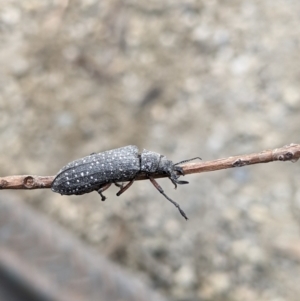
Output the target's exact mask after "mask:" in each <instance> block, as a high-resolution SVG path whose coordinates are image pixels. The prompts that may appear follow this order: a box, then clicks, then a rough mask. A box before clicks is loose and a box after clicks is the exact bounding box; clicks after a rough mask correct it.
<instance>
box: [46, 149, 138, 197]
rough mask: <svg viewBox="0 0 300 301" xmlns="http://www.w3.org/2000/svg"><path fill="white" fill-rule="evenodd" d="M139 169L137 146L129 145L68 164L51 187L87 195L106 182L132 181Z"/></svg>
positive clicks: (66, 192)
mask: <svg viewBox="0 0 300 301" xmlns="http://www.w3.org/2000/svg"><path fill="white" fill-rule="evenodd" d="M139 171H140V158H139V154H138V148H137V147H136V146H134V145H129V146H125V147H121V148H117V149H113V150H109V151H105V152H101V153H97V154H92V155H89V156H86V157H84V158H81V159H78V160H75V161H72V162H70V163H68V164H67V165H66V166H64V167H63V168H62V169H61V170H60V171H59V172H58V174H57V176H56V178H55V179H54V181H53V183H52V187H51V189H52V190H53V191H54V192H58V193H60V194H67V195H70V194H84V193H88V192H91V191H93V190H98V189H99V188H100V187H101V186H102V185H103V184H105V183H111V182H122V181H128V180H131V179H133V178H134V177H135V175H136V174H137V173H138V172H139Z"/></svg>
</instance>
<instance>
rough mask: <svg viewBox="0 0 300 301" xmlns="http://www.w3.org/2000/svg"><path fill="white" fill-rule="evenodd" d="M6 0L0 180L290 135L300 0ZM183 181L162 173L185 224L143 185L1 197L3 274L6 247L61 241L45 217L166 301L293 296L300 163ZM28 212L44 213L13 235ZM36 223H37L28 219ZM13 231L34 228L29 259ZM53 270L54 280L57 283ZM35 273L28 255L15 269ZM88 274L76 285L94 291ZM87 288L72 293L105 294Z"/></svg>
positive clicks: (283, 140) (257, 146) (264, 142)
mask: <svg viewBox="0 0 300 301" xmlns="http://www.w3.org/2000/svg"><path fill="white" fill-rule="evenodd" d="M0 4H1V5H0V43H1V47H0V66H1V69H0V166H1V170H0V176H8V175H17V174H35V175H55V174H56V173H57V172H58V170H59V169H60V168H61V167H62V166H63V165H65V164H66V163H68V162H69V161H72V160H74V159H77V158H80V157H83V156H86V155H88V154H90V153H92V152H99V151H104V150H108V149H113V148H115V147H121V146H125V145H128V144H135V145H137V146H138V147H139V148H140V149H141V150H142V149H143V148H146V149H149V150H152V151H156V152H159V153H161V154H164V155H166V156H167V157H168V158H169V159H171V160H173V161H174V162H178V161H181V160H184V159H188V158H192V157H195V156H201V157H202V159H203V160H213V159H217V158H222V157H228V156H233V155H238V154H245V153H252V152H259V151H262V150H265V149H270V148H276V147H281V146H284V145H286V144H290V143H292V142H294V143H299V125H300V119H299V110H300V89H299V81H300V63H299V62H300V18H299V16H300V2H299V1H296V0H290V1H283V0H265V1H259V0H242V1H237V0H227V1H221V0H210V1H202V0H199V1H197V0H186V1H177V0H172V1H159V0H147V1H135V0H126V1H125V0H124V1H122V0H110V1H109V0H103V1H95V0H85V1H68V0H61V1H38V0H35V1H34V0H30V1H13V0H10V1H0ZM185 180H188V181H189V182H190V184H189V185H184V186H180V187H178V189H177V190H176V191H175V190H174V189H173V185H172V184H171V183H170V181H169V180H167V179H161V180H159V183H160V184H161V185H162V187H163V188H164V190H165V192H166V194H167V195H168V196H170V197H171V198H172V199H174V200H175V201H177V202H178V203H180V205H181V207H182V209H183V210H184V211H185V212H186V214H187V215H188V217H189V221H188V222H186V221H185V220H184V219H183V218H182V217H181V216H180V214H179V213H178V211H177V209H176V208H175V207H174V206H173V205H172V204H170V203H169V202H168V201H167V200H165V199H164V198H163V196H161V195H160V194H159V193H158V191H157V190H156V189H155V188H154V187H153V186H152V185H151V183H150V182H148V181H139V182H137V183H134V185H133V186H132V187H131V188H130V189H129V190H128V191H126V193H124V194H123V195H121V196H120V197H117V196H116V195H115V194H116V192H117V191H118V189H117V188H116V187H112V188H110V189H109V190H108V191H107V192H106V194H105V195H106V196H107V197H108V199H107V201H105V202H102V201H101V198H100V197H99V195H98V194H97V193H96V192H95V193H90V194H86V195H82V196H60V195H59V194H55V193H53V192H51V190H50V189H47V190H35V191H12V190H11V191H7V192H5V194H4V192H3V193H2V192H1V194H0V196H1V197H0V204H1V201H3V202H4V203H2V205H1V206H2V208H6V209H5V210H4V209H3V210H2V212H1V214H0V216H1V219H0V223H1V224H2V226H1V227H2V230H3V229H6V230H5V231H2V234H3V235H0V251H1V250H2V251H3V250H6V251H5V252H6V253H5V252H2V253H3V254H4V253H5V254H6V255H3V254H2V255H3V256H2V257H1V256H0V260H2V263H1V264H2V266H6V264H7V267H8V268H7V269H6V270H8V271H9V270H10V263H9V262H10V261H9V258H10V257H9V255H8V254H11V256H15V257H13V258H18V260H19V262H20V266H22V264H23V263H24V262H26V261H28V258H31V259H32V258H33V259H36V253H35V252H34V251H35V250H36V244H37V241H38V243H39V246H41V248H43V246H44V247H45V246H49V245H56V243H54V242H52V243H51V242H49V239H50V238H49V237H48V236H49V233H50V232H51V231H52V228H53V227H54V226H51V225H52V224H53V223H54V224H56V225H55V227H56V226H57V227H60V228H59V229H61V228H64V229H63V230H62V231H60V230H58V231H56V232H55V235H54V234H53V235H52V236H51V235H50V236H51V237H52V239H54V241H55V240H56V239H61V240H63V241H64V239H63V238H59V237H58V236H59V235H60V233H64V234H61V235H66V236H68V235H70V236H72V237H73V238H74V239H75V240H76V243H78V244H80V246H81V247H82V248H88V249H89V250H90V249H91V252H95V253H93V254H94V255H93V256H94V257H96V258H97V257H98V256H101V258H102V257H103V258H104V259H105V260H110V261H113V262H115V264H117V265H118V266H119V267H121V268H120V269H124V270H126V271H125V273H127V272H128V273H130V275H131V276H132V277H133V278H138V279H139V280H140V281H142V282H143V283H144V285H146V286H147V287H148V289H149V290H152V291H155V292H156V293H158V294H160V295H164V296H165V298H166V299H169V300H176V301H192V300H209V301H213V300H214V301H215V300H232V301H240V300H246V301H254V300H255V301H257V300H266V301H271V300H272V301H284V300H289V301H293V300H299V294H300V287H299V281H300V233H299V230H300V189H299V185H297V183H299V163H298V164H297V163H296V164H293V163H290V162H285V163H282V162H274V163H270V164H260V165H256V166H250V167H244V168H239V169H233V170H224V171H217V172H211V173H205V174H196V175H191V176H188V177H185ZM16 198H17V199H19V200H18V201H16V203H15V202H14V201H7V200H9V199H12V200H13V199H16ZM20 199H21V201H20ZM1 206H0V207H1ZM8 208H10V209H8ZM18 208H19V209H18ZM22 208H23V209H22ZM15 210H18V212H19V213H18V214H20V216H15V219H9V218H8V219H7V220H8V221H7V222H9V223H10V224H9V227H8V224H7V223H5V221H4V217H5V216H7V214H14V212H15ZM27 210H33V211H34V212H35V213H34V214H36V215H37V216H39V217H38V218H33V217H32V218H30V217H29V218H26V219H25V221H24V222H23V223H22V227H20V228H18V230H16V232H13V231H12V230H11V229H12V228H14V227H15V224H17V223H18V222H19V221H20V219H21V218H23V217H21V216H22V212H23V211H24V212H25V211H26V212H27ZM30 214H31V213H30ZM39 219H47V224H45V227H39V225H40V224H41V223H43V222H42V221H41V222H39V223H37V224H36V226H32V225H31V226H30V223H31V221H32V220H39ZM48 222H49V224H48ZM10 227H12V228H10ZM26 227H28V228H26ZM14 229H15V228H14ZM26 229H27V230H26ZM33 229H34V230H33ZM18 231H25V232H26V231H27V232H26V233H27V234H26V235H25V234H24V236H22V235H21V236H22V237H23V238H24V240H25V241H26V237H27V235H28V237H29V236H30V235H31V234H32V231H40V232H39V234H38V235H39V236H38V237H39V238H38V239H36V241H35V242H34V243H32V244H30V246H31V247H28V248H27V249H26V250H27V253H26V255H24V252H23V253H22V251H23V250H24V248H23V247H22V241H23V239H19V240H17V241H14V243H8V241H10V240H14V239H15V238H16V236H17V237H18ZM49 231H50V232H49ZM25 232H24V233H25ZM47 233H48V234H47ZM51 233H52V232H51ZM0 234H1V230H0ZM47 235H48V236H47ZM46 237H48V238H49V239H48V238H47V239H48V240H47V243H46V242H43V239H46ZM50 241H51V240H50ZM27 243H28V240H27ZM17 244H18V247H16V246H17ZM57 245H59V244H57ZM17 248H18V252H17V251H16V249H17ZM73 249H74V252H75V250H77V249H76V248H73ZM45 250H47V256H46V255H45V254H44V253H43V251H41V252H40V253H39V256H41V258H44V257H43V256H46V258H48V259H49V258H50V259H51V260H52V259H53V258H54V259H55V258H56V257H55V256H60V252H62V251H60V250H59V249H58V250H56V251H55V252H56V253H55V254H56V255H53V254H52V253H51V252H50V251H49V248H48V247H45ZM19 251H20V252H19ZM45 252H46V251H45ZM0 253H1V252H0ZM51 254H52V255H51ZM71 254H72V252H71ZM0 255H1V254H0ZM70 256H71V255H70ZM78 256H79V255H78ZM80 256H81V257H80ZM80 256H79V257H80V258H81V259H78V260H82V256H83V255H80ZM84 256H88V255H84ZM89 256H90V255H89ZM71 257H72V256H71ZM79 257H78V258H79ZM94 257H93V258H94ZM69 259H70V258H69ZM44 260H46V259H45V258H44ZM65 260H66V261H67V260H68V256H67V258H66V259H65ZM12 262H15V260H12ZM34 264H36V266H34ZM20 266H18V265H17V266H16V267H15V271H16V273H18V270H20V269H21V267H20ZM63 266H64V265H63V264H61V265H59V267H60V268H61V269H58V270H59V272H58V274H57V275H59V279H60V280H61V279H63V280H61V281H65V282H66V283H67V281H68V279H69V278H68V277H69V276H68V274H66V273H65V274H64V273H63V272H64V271H65V269H64V268H62V267H63ZM84 266H86V265H85V264H83V265H82V268H83V267H84ZM91 266H92V265H91ZM99 266H103V265H102V264H101V263H100V264H99ZM113 266H114V264H113ZM39 267H40V264H39V263H37V262H32V264H30V265H29V267H27V270H26V268H25V272H24V273H23V274H24V275H25V276H26V275H28V268H34V269H35V270H36V272H37V273H38V272H39ZM23 268H24V267H23ZM91 268H92V267H91ZM94 269H95V270H96V271H97V265H96V264H95V266H94ZM49 270H51V267H50V268H49ZM109 270H110V268H108V267H107V268H106V271H109ZM52 272H53V271H52ZM43 273H44V274H43V275H45V277H46V278H47V277H48V276H47V275H48V274H47V273H48V270H47V269H46V270H45V271H44V272H43ZM95 273H96V272H95ZM21 274H22V273H21ZM23 274H22V275H23ZM29 274H30V273H29ZM49 274H51V273H50V272H49ZM24 275H23V276H24ZM51 275H52V276H53V274H51ZM94 275H96V274H93V273H89V277H87V278H84V280H82V279H81V278H79V279H78V282H77V284H78V285H77V287H79V286H80V285H83V283H85V285H88V284H91V283H92V282H93V283H94V284H95V289H97V287H98V282H97V281H96V280H95V279H96V278H95V277H96V276H95V277H94ZM126 275H127V274H126ZM23 276H22V277H23ZM25 276H24V277H25ZM131 276H130V277H131ZM57 277H58V276H57ZM57 277H56V276H55V277H52V280H51V281H54V282H55V281H57V279H58V278H57ZM93 277H94V278H93ZM126 277H127V276H125V278H126ZM37 278H39V277H37ZM50 278H51V277H50ZM47 279H48V278H47ZM33 282H34V281H33ZM0 285H1V282H0ZM50 287H51V286H50ZM53 287H56V289H57V287H58V286H55V285H54V286H53ZM75 287H76V286H75ZM73 289H75V288H74V287H73ZM91 291H92V289H90V290H89V292H91ZM87 294H88V293H87ZM84 296H85V297H84V298H83V299H80V298H79V297H78V298H79V299H78V300H99V298H98V299H97V297H99V295H97V294H96V296H97V297H96V298H95V299H93V297H92V296H88V295H84ZM87 296H88V297H87ZM52 297H53V299H51V300H63V299H59V297H58V296H52ZM41 298H42V299H41V300H46V299H43V298H44V297H41ZM55 298H56V299H55ZM57 298H58V299H57ZM4 300H8V299H7V298H6V299H4ZM23 300H24V299H23ZM66 300H68V298H67V299H66ZM69 300H75V299H74V298H71V299H70V298H69ZM76 300H77V299H76ZM101 300H106V299H101ZM107 300H119V299H117V298H116V297H115V298H110V299H109V298H108V299H107ZM120 300H127V299H125V297H124V298H123V299H122V298H120ZM129 300H130V299H129ZM131 300H133V298H131ZM137 300H141V299H137ZM149 300H150V299H149ZM151 300H152V299H151Z"/></svg>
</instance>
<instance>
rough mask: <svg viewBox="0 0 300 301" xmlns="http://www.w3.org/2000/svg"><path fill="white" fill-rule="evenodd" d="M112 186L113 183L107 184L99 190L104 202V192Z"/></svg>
mask: <svg viewBox="0 0 300 301" xmlns="http://www.w3.org/2000/svg"><path fill="white" fill-rule="evenodd" d="M110 185H111V183H107V184H105V185H104V186H102V187H101V188H99V189H98V190H97V192H98V193H99V194H100V195H101V201H103V202H104V201H105V200H106V197H105V196H104V195H103V194H102V192H103V191H104V190H106V189H108V188H109V187H110Z"/></svg>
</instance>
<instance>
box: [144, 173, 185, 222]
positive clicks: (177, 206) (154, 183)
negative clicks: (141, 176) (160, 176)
mask: <svg viewBox="0 0 300 301" xmlns="http://www.w3.org/2000/svg"><path fill="white" fill-rule="evenodd" d="M148 178H149V180H150V181H151V183H152V184H153V186H154V187H155V188H156V189H157V190H158V191H159V192H160V193H161V194H162V195H163V196H164V197H165V198H166V199H167V200H168V201H170V202H171V203H172V204H173V205H174V206H175V207H176V208H177V209H178V210H179V212H180V214H181V215H182V216H183V217H184V218H185V219H186V220H187V219H188V218H187V216H186V215H185V213H184V211H183V210H182V209H181V208H180V206H179V204H177V203H176V202H174V201H173V200H172V199H170V198H169V197H168V196H167V195H166V194H165V193H164V191H163V189H162V188H161V186H160V185H159V184H158V183H157V182H156V181H155V179H154V178H152V177H151V176H149V175H148Z"/></svg>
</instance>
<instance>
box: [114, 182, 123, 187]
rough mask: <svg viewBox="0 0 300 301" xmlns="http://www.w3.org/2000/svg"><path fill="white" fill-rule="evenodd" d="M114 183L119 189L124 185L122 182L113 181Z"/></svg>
mask: <svg viewBox="0 0 300 301" xmlns="http://www.w3.org/2000/svg"><path fill="white" fill-rule="evenodd" d="M114 184H115V185H116V186H117V187H120V188H121V189H122V188H123V187H124V185H123V183H122V184H120V183H118V182H114Z"/></svg>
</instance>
